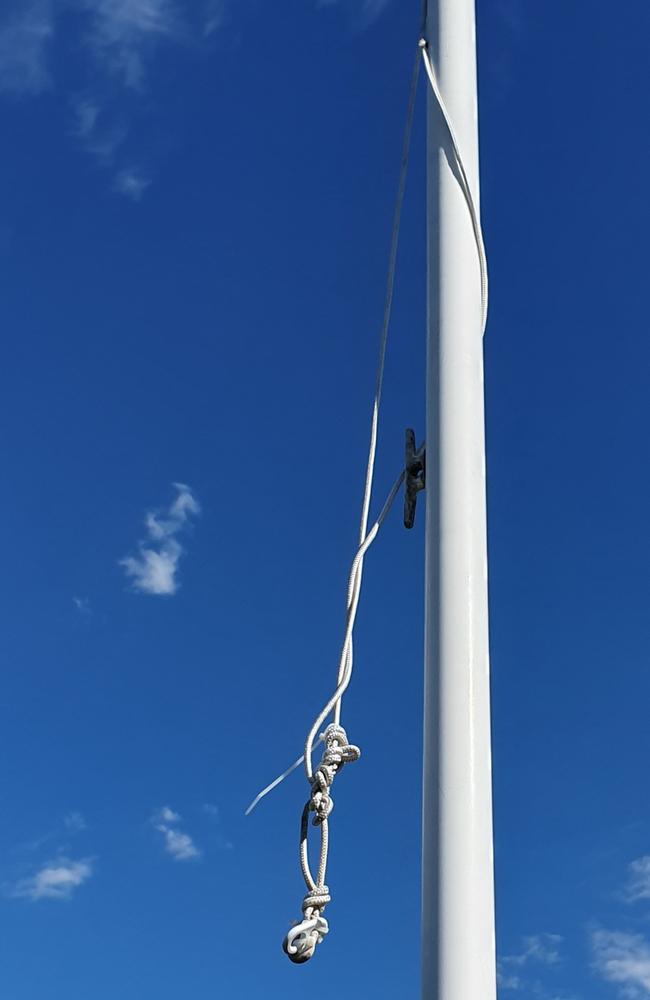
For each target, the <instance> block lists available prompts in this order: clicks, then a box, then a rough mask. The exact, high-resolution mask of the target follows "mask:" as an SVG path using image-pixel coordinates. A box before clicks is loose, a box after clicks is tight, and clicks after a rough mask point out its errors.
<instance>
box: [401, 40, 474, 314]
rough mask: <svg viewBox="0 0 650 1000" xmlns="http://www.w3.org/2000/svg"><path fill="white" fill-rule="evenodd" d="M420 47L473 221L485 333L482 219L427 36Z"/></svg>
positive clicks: (419, 44)
mask: <svg viewBox="0 0 650 1000" xmlns="http://www.w3.org/2000/svg"><path fill="white" fill-rule="evenodd" d="M418 48H419V49H420V52H421V53H422V60H423V62H424V68H425V69H426V73H427V77H428V78H429V83H430V84H431V89H432V91H433V95H434V97H435V99H436V103H437V105H438V107H439V108H440V113H441V115H442V117H443V120H444V123H445V126H446V128H447V132H448V134H449V139H450V141H451V146H452V149H453V151H454V159H455V161H456V167H457V169H458V180H459V183H460V187H461V190H462V192H463V195H464V197H465V201H466V202H467V208H468V209H469V215H470V219H471V221H472V229H473V230H474V239H475V240H476V249H477V251H478V261H479V268H480V272H481V333H482V334H483V333H485V327H486V326H487V314H488V268H487V256H486V253H485V243H484V242H483V230H482V229H481V219H480V216H479V213H478V210H477V208H476V203H475V201H474V196H473V194H472V187H471V184H470V182H469V178H468V176H467V170H466V169H465V163H464V161H463V157H462V155H461V152H460V146H459V145H458V139H457V138H456V132H455V131H454V126H453V125H452V122H451V116H450V114H449V111H448V110H447V105H446V104H445V102H444V98H443V96H442V92H441V90H440V85H439V83H438V78H437V77H436V71H435V70H434V68H433V63H432V62H431V59H430V57H429V47H428V43H427V40H426V38H421V39H420V41H419V42H418Z"/></svg>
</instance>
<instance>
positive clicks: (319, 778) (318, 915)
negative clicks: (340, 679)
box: [282, 722, 361, 963]
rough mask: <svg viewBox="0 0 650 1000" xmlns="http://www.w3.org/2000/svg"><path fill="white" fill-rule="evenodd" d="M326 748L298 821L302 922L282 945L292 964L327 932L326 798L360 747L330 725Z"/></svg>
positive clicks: (329, 807) (330, 805)
mask: <svg viewBox="0 0 650 1000" xmlns="http://www.w3.org/2000/svg"><path fill="white" fill-rule="evenodd" d="M321 739H322V741H323V743H324V744H325V749H324V751H323V756H322V758H321V762H320V764H319V765H318V767H317V768H316V770H315V771H314V773H313V775H312V778H311V795H310V797H309V800H308V801H307V802H306V803H305V807H304V809H303V811H302V817H301V821H300V867H301V868H302V875H303V878H304V880H305V885H306V886H307V893H306V895H305V897H304V899H303V901H302V913H303V917H304V919H303V920H302V921H301V923H299V924H296V926H295V927H292V928H291V930H290V931H289V933H288V934H287V936H286V937H285V939H284V943H283V945H282V947H283V949H284V951H285V954H287V955H288V956H289V958H290V959H291V961H292V962H298V963H300V962H307V961H308V960H309V959H310V958H311V957H312V955H313V954H314V952H315V951H316V945H317V944H320V943H321V941H322V940H323V938H324V936H325V934H327V931H328V929H329V928H328V925H327V921H326V920H325V918H324V917H323V910H324V909H325V907H326V906H327V904H328V903H329V902H331V899H332V897H331V896H330V891H329V889H328V887H327V886H326V885H325V872H326V869H327V849H328V844H329V826H328V822H327V819H328V816H329V814H330V813H331V811H332V809H333V807H334V803H333V801H332V798H331V796H330V794H329V790H330V788H331V787H332V783H333V781H334V778H335V777H336V775H337V774H339V773H340V771H341V769H342V768H343V766H344V765H345V764H351V763H352V762H353V761H355V760H359V757H360V756H361V751H360V749H359V747H355V746H354V745H353V744H351V743H348V737H347V733H346V732H345V729H344V728H343V726H339V725H337V724H336V723H334V722H333V723H331V724H330V725H329V726H328V727H327V729H326V730H325V732H324V733H323V734H322V735H321ZM311 813H313V814H314V819H313V826H317V827H320V856H319V860H318V874H317V876H316V878H314V876H313V875H312V873H311V868H310V866H309V851H308V845H307V838H308V834H309V816H310V814H311Z"/></svg>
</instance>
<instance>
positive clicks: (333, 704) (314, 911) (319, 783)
mask: <svg viewBox="0 0 650 1000" xmlns="http://www.w3.org/2000/svg"><path fill="white" fill-rule="evenodd" d="M419 68H420V58H419V54H418V53H416V58H415V60H414V62H413V72H412V75H411V87H410V91H409V101H408V108H407V113H406V125H405V128H404V139H403V143H402V159H401V163H400V172H399V182H398V185H397V197H396V200H395V211H394V214H393V227H392V232H391V241H390V252H389V255H388V273H387V276H386V295H385V298H384V312H383V318H382V324H381V330H380V336H379V359H378V362H377V374H376V378H375V395H374V399H373V404H372V415H371V420H370V442H369V445H368V461H367V464H366V477H365V483H364V490H363V501H362V503H361V518H360V523H359V544H358V548H357V552H356V554H355V557H354V559H353V561H352V566H351V568H350V575H349V578H348V591H347V605H346V621H345V632H344V636H343V645H342V648H341V655H340V657H339V665H338V671H337V676H336V689H335V691H334V693H333V694H332V696H331V697H330V698H329V700H328V701H327V703H326V704H325V705H324V706H323V708H322V709H321V711H320V712H319V714H318V715H317V717H316V719H315V720H314V723H313V725H312V727H311V729H310V730H309V732H308V734H307V739H306V740H305V752H304V755H303V758H304V767H305V774H306V776H307V780H308V782H309V785H310V789H311V791H310V797H309V799H308V801H307V804H306V805H305V808H304V810H303V813H302V820H301V832H300V865H301V869H302V873H303V878H304V880H305V885H306V887H307V895H306V896H305V898H304V899H303V903H302V911H303V920H302V921H301V922H300V923H299V924H298V925H297V926H295V927H294V928H292V930H290V931H289V933H288V934H287V936H286V937H285V939H284V944H283V948H284V951H285V952H286V954H287V955H288V956H289V958H290V959H291V960H292V961H293V962H306V961H307V960H308V959H310V958H311V957H312V955H313V954H314V951H315V950H316V946H317V945H318V944H319V943H320V942H321V941H322V940H323V938H324V936H325V934H327V931H328V926H327V921H326V920H325V918H324V917H323V915H322V912H323V909H324V908H325V906H326V905H327V903H329V901H330V894H329V889H328V888H327V886H326V884H325V877H326V869H327V851H328V843H329V828H328V817H329V814H330V812H331V810H332V807H333V802H332V799H331V797H330V794H329V789H330V786H331V784H332V782H333V781H334V778H335V776H336V775H337V774H338V772H339V771H340V770H341V768H342V767H343V766H344V764H346V763H348V762H351V761H354V760H358V759H359V757H360V756H361V751H360V750H359V749H358V747H355V746H352V745H351V744H349V743H348V739H347V735H346V733H345V730H344V729H343V728H342V727H341V708H342V700H343V695H344V694H345V691H346V690H347V688H348V685H349V683H350V680H351V678H352V668H353V661H354V655H353V638H352V637H353V632H354V623H355V619H356V615H357V608H358V606H359V597H360V595H361V579H362V576H363V561H364V558H365V555H366V552H367V551H368V549H369V548H370V546H371V545H372V543H373V541H374V540H375V538H376V537H377V532H378V531H379V528H380V526H381V524H382V522H383V520H384V518H385V517H386V515H387V514H388V511H389V510H390V508H391V505H392V503H393V500H394V499H395V496H396V494H397V491H398V490H399V488H400V486H401V484H402V481H403V479H404V472H403V471H402V472H401V473H400V475H399V477H398V478H397V480H396V482H395V483H394V484H393V486H392V488H391V490H390V493H389V494H388V497H387V499H386V502H385V504H384V506H383V508H382V510H381V513H380V514H379V517H378V518H377V520H376V521H375V523H374V524H373V526H372V527H371V528H370V530H369V531H368V517H369V512H370V501H371V498H372V486H373V480H374V473H375V459H376V455H377V432H378V425H379V407H380V404H381V390H382V384H383V379H384V366H385V360H386V344H387V341H388V329H389V326H390V317H391V311H392V305H393V291H394V287H395V269H396V265H397V249H398V245H399V232H400V223H401V219H402V206H403V204H404V192H405V189H406V175H407V172H408V161H409V151H410V145H411V131H412V126H413V114H414V110H415V97H416V93H417V83H418V75H419ZM330 713H332V714H333V722H332V723H331V724H330V725H329V726H328V727H327V728H326V730H325V732H324V733H323V734H322V737H321V739H322V740H323V742H324V743H325V751H324V753H323V757H322V759H321V762H320V764H319V765H318V767H317V768H316V770H315V771H314V769H313V763H312V752H313V747H314V742H315V740H316V735H317V733H318V730H319V729H320V727H321V725H322V724H323V722H324V721H325V719H326V718H327V716H328V715H330ZM297 765H298V762H296V765H295V766H297ZM291 770H293V768H290V769H289V771H288V772H285V776H286V774H287V773H290V771H291ZM281 780H282V778H280V779H276V780H275V781H274V782H272V783H271V785H270V786H268V788H267V789H265V790H264V792H261V793H260V795H258V796H257V799H256V800H254V802H253V803H252V804H251V807H250V808H252V807H253V806H254V805H255V804H256V803H257V802H259V800H260V798H261V797H262V796H263V795H264V794H266V792H267V791H270V790H271V788H272V787H275V786H276V785H277V784H278V783H279V781H281ZM312 812H313V813H314V820H313V822H314V825H316V826H320V833H321V848H320V858H319V864H318V874H317V877H316V879H314V878H313V876H312V874H311V870H310V867H309V857H308V848H307V832H308V829H309V815H310V813H312Z"/></svg>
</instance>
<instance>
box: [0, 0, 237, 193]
mask: <svg viewBox="0 0 650 1000" xmlns="http://www.w3.org/2000/svg"><path fill="white" fill-rule="evenodd" d="M226 3H227V0H3V3H2V4H1V5H0V92H5V93H8V94H12V95H14V96H34V95H37V94H40V93H42V92H43V91H45V90H47V89H48V88H51V87H54V86H55V85H56V84H57V83H60V80H55V79H54V76H53V74H52V72H51V69H50V65H49V55H50V49H51V48H52V46H53V45H54V44H56V43H58V42H60V40H61V38H62V31H61V26H62V25H63V24H64V23H65V24H68V25H76V26H77V30H78V31H79V33H80V39H81V45H76V46H75V47H76V49H77V51H79V52H81V55H82V58H83V68H84V72H85V75H86V78H87V85H86V87H85V88H84V92H83V95H81V96H80V95H79V94H77V95H75V94H70V95H68V99H69V103H70V105H71V109H72V110H71V121H70V124H69V127H68V132H69V134H70V136H71V137H72V138H73V140H74V141H76V143H77V144H78V146H79V148H80V149H81V150H83V151H84V152H86V153H88V154H89V155H91V156H93V157H94V158H95V160H96V162H97V164H98V165H99V166H101V167H103V168H111V169H112V170H114V169H115V161H116V160H119V159H120V158H122V157H121V154H122V152H123V151H124V152H125V153H126V155H128V147H129V138H130V135H131V133H132V127H131V122H132V120H133V117H134V115H135V114H137V115H138V116H139V119H140V121H141V122H142V121H143V120H146V118H147V117H148V115H150V114H151V109H152V104H151V102H148V103H146V104H145V101H144V100H143V99H142V97H143V95H146V94H147V91H148V89H149V84H150V78H151V75H152V74H151V69H152V66H153V64H154V61H155V57H156V55H157V53H158V51H159V50H160V48H161V46H162V45H172V44H173V45H176V46H179V45H182V46H185V47H186V48H187V49H188V51H190V52H196V50H197V49H200V48H203V49H207V44H206V41H207V40H208V39H210V38H211V36H213V35H214V34H215V33H216V32H217V30H218V29H220V28H221V26H222V24H223V22H224V14H225V9H226ZM64 12H68V13H69V12H72V13H73V14H74V15H76V16H75V17H73V18H69V19H68V20H67V21H64V19H63V17H62V14H63V13H64ZM118 167H119V169H118V170H117V172H116V173H115V175H114V177H113V181H112V185H111V188H112V190H113V191H114V192H116V193H117V194H121V195H124V196H126V197H127V198H130V199H131V200H132V201H135V202H137V201H140V200H141V199H142V197H143V195H144V193H145V192H146V190H147V188H148V187H149V185H150V183H151V181H150V178H149V177H148V176H146V172H145V171H143V170H142V169H137V170H136V169H135V168H133V167H132V166H131V167H129V165H128V163H127V164H122V165H120V164H119V163H118Z"/></svg>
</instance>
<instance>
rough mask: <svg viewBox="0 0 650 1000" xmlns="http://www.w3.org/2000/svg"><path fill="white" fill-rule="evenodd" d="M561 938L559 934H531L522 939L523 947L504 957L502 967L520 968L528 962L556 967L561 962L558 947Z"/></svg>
mask: <svg viewBox="0 0 650 1000" xmlns="http://www.w3.org/2000/svg"><path fill="white" fill-rule="evenodd" d="M562 941H563V938H562V937H561V935H559V934H531V935H530V936H529V937H525V938H524V939H523V947H522V950H521V951H520V952H518V953H517V954H515V955H505V956H504V957H503V958H502V959H501V961H502V962H503V963H504V965H510V966H515V967H519V968H520V967H522V966H524V965H527V964H528V963H529V962H539V963H541V964H542V965H557V964H558V963H559V962H560V961H561V956H560V951H559V946H560V945H561V944H562Z"/></svg>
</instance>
